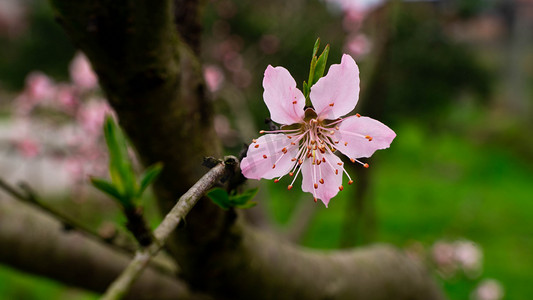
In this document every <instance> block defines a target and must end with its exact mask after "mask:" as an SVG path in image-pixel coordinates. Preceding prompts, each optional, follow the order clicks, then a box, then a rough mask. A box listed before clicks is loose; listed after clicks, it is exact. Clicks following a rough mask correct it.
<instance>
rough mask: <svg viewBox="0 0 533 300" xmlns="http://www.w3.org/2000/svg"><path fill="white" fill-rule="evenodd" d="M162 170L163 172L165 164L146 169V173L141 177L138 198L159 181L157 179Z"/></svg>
mask: <svg viewBox="0 0 533 300" xmlns="http://www.w3.org/2000/svg"><path fill="white" fill-rule="evenodd" d="M161 170H163V164H162V163H156V164H154V165H151V166H150V167H148V169H146V171H144V174H143V175H141V182H140V184H139V191H138V192H137V197H141V195H142V194H143V193H144V191H145V190H146V188H147V187H148V186H149V185H150V184H152V182H154V181H155V180H156V179H157V177H158V176H159V174H160V173H161Z"/></svg>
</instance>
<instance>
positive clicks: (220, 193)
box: [207, 188, 232, 209]
mask: <svg viewBox="0 0 533 300" xmlns="http://www.w3.org/2000/svg"><path fill="white" fill-rule="evenodd" d="M207 197H209V199H211V201H213V202H214V203H215V204H216V205H218V206H220V207H221V208H222V209H228V208H230V207H232V205H231V204H230V200H229V195H228V193H227V192H226V190H224V189H221V188H214V189H212V190H211V191H209V192H208V193H207Z"/></svg>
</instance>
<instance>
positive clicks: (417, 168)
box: [0, 0, 533, 300]
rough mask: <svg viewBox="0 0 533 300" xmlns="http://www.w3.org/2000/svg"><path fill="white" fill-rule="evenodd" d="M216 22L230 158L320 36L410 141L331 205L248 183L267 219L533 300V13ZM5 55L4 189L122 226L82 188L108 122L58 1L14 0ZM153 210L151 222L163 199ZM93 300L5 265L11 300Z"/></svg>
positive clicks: (398, 5)
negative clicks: (272, 87)
mask: <svg viewBox="0 0 533 300" xmlns="http://www.w3.org/2000/svg"><path fill="white" fill-rule="evenodd" d="M203 13H204V35H203V39H202V45H203V50H202V60H203V63H204V75H205V79H206V83H207V86H208V88H209V90H210V92H211V94H212V98H213V104H214V106H215V112H216V115H215V117H214V120H215V126H216V131H217V134H218V135H219V136H220V138H221V139H222V141H223V143H224V146H225V152H226V153H227V154H233V155H236V154H238V153H240V152H241V151H242V150H243V149H244V143H249V142H250V141H251V139H252V138H255V137H257V136H258V131H259V130H260V129H266V128H268V126H269V125H268V124H266V123H265V118H268V117H269V113H268V110H267V108H266V106H265V105H264V102H263V100H262V92H263V90H262V84H261V82H262V79H263V72H264V70H265V68H266V66H267V65H269V64H271V65H273V66H284V67H285V68H287V69H288V70H289V71H290V72H291V74H292V75H293V77H294V78H295V79H296V81H297V83H298V87H299V88H300V89H301V88H302V85H301V83H302V82H303V80H306V79H307V76H308V72H309V63H310V59H311V53H312V47H313V45H314V42H315V40H316V38H317V37H320V39H321V42H322V45H321V47H323V46H324V45H325V44H327V43H329V44H330V46H331V51H330V55H329V60H328V65H330V64H332V63H339V62H340V57H341V55H342V53H348V54H350V55H352V56H353V57H354V58H355V60H356V61H357V63H358V65H359V67H360V70H361V74H360V76H361V94H360V101H359V103H358V106H357V107H356V111H355V112H357V113H360V114H361V115H367V116H370V117H372V118H375V119H378V120H380V121H382V122H383V123H385V124H387V125H388V126H389V127H391V128H392V129H393V130H394V131H395V132H396V134H397V138H396V139H395V140H394V142H393V143H392V145H391V148H390V149H388V150H386V151H378V152H377V153H376V154H374V156H373V157H372V158H371V159H368V160H366V161H365V162H368V163H369V164H370V166H371V167H370V168H369V169H364V168H362V167H361V166H359V165H355V166H353V168H351V169H349V172H350V174H351V175H352V177H353V178H354V180H355V183H354V184H353V185H351V186H345V187H346V188H345V189H344V191H342V192H341V193H339V195H338V196H336V197H335V198H333V199H332V200H331V202H330V205H329V208H328V209H326V208H325V207H324V206H323V205H322V204H320V203H317V204H315V203H314V202H313V198H312V196H311V195H309V194H304V193H302V192H301V191H300V190H299V189H296V188H295V189H292V190H291V191H290V192H289V191H287V189H286V185H288V184H289V182H285V181H284V180H282V181H280V183H277V184H275V183H274V182H273V181H266V180H263V181H261V182H258V181H252V180H250V181H249V182H248V183H247V184H248V185H249V186H250V187H254V186H260V192H259V195H258V197H257V199H256V200H257V202H258V205H257V206H256V207H255V208H253V209H250V210H247V211H246V212H245V213H246V215H247V217H248V218H249V219H250V221H251V222H252V223H253V224H255V225H256V226H259V227H264V228H265V229H267V230H272V231H274V232H277V233H279V234H280V235H282V236H284V237H285V238H287V239H289V240H292V241H294V242H295V243H300V244H302V245H304V246H308V247H313V248H317V249H338V248H346V247H353V246H363V245H366V244H370V243H391V244H393V245H395V246H397V247H400V248H403V249H405V251H406V252H407V253H408V254H409V255H411V256H412V257H413V258H415V259H419V260H422V261H424V262H426V263H427V264H428V265H429V266H430V267H431V269H432V271H433V273H434V275H435V277H436V278H437V280H438V281H439V284H440V285H441V286H442V287H443V289H444V290H445V291H446V293H447V295H448V297H449V298H450V299H474V300H499V299H513V300H516V299H531V298H532V297H533V285H531V283H530V282H531V278H533V138H532V134H531V130H532V129H533V51H532V50H533V30H532V29H533V1H530V0H442V1H439V0H435V1H432V0H427V1H426V0H423V1H417V0H403V1H402V0H395V1H389V2H384V1H383V0H308V1H305V0H293V1H283V0H271V1H252V0H239V1H238V0H212V1H207V4H206V6H205V10H204V12H203ZM0 44H1V47H0V174H2V175H1V178H2V179H3V180H5V181H8V182H10V183H13V184H16V183H18V182H26V183H28V184H29V185H31V186H32V187H33V189H34V190H35V191H36V193H38V194H39V196H40V197H41V198H43V199H44V200H45V201H46V203H48V204H49V206H51V207H54V209H56V210H58V211H62V212H64V213H65V214H68V215H71V216H74V217H76V218H78V219H79V220H83V222H84V223H86V224H88V225H91V226H93V227H94V228H96V230H98V232H99V233H100V234H101V235H102V236H105V235H108V234H111V233H109V232H113V231H114V230H120V231H121V230H123V229H122V224H123V223H124V219H123V216H122V215H121V214H120V211H119V209H118V208H117V207H116V206H115V204H114V203H113V202H112V201H111V200H109V199H106V198H105V197H104V196H102V195H100V194H98V192H96V191H95V190H94V189H92V188H91V187H89V186H88V184H87V181H86V179H87V176H88V175H98V176H105V175H106V172H107V171H106V168H107V155H106V153H105V146H104V144H103V140H102V136H101V130H100V128H101V124H102V120H103V116H104V115H105V114H106V113H108V112H112V110H111V108H110V107H109V106H108V105H107V103H106V100H105V95H103V93H102V92H101V90H100V89H99V87H98V83H97V78H96V77H95V75H94V73H93V72H92V70H91V67H90V64H89V63H88V62H87V60H86V58H85V57H84V56H83V54H82V53H79V52H77V51H76V49H75V48H74V47H73V46H72V45H71V43H70V42H69V40H68V39H67V37H66V36H65V34H64V33H63V31H62V30H61V28H60V27H59V26H58V25H57V24H55V22H54V17H53V12H52V11H51V9H50V7H49V6H48V3H47V2H46V1H44V0H0ZM285 180H288V179H285ZM298 185H299V184H298ZM4 196H5V195H4ZM145 205H146V209H147V211H148V213H149V215H150V222H151V223H152V225H154V226H155V225H156V224H158V222H159V220H160V219H161V217H160V216H159V215H158V214H157V213H156V208H155V207H154V204H153V201H150V197H149V196H148V198H147V199H146V200H145ZM0 247H9V245H0ZM96 297H97V295H95V294H92V293H90V292H86V291H80V290H76V289H73V288H70V287H66V286H63V285H61V284H60V283H57V282H54V281H51V280H48V279H46V278H42V277H35V276H32V275H29V274H24V273H21V272H19V271H17V270H13V269H10V268H8V267H6V266H2V265H0V299H95V298H96Z"/></svg>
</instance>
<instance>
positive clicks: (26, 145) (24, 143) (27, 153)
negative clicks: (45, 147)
mask: <svg viewBox="0 0 533 300" xmlns="http://www.w3.org/2000/svg"><path fill="white" fill-rule="evenodd" d="M15 147H16V148H17V150H18V151H19V153H20V154H21V155H22V156H24V157H26V158H32V157H35V156H37V155H38V154H39V152H40V151H41V147H40V146H39V144H38V142H37V141H35V140H33V139H30V138H24V139H21V140H18V141H15Z"/></svg>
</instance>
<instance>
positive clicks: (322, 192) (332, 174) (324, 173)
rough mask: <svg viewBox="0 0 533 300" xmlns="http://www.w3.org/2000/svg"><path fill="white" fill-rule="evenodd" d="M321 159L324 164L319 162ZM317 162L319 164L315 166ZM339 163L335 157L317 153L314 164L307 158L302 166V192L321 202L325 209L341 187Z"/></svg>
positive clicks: (311, 159)
mask: <svg viewBox="0 0 533 300" xmlns="http://www.w3.org/2000/svg"><path fill="white" fill-rule="evenodd" d="M322 158H324V159H325V162H324V161H321V160H322ZM318 161H321V163H320V164H316V162H318ZM339 163H341V164H342V161H341V160H340V158H339V157H337V156H336V155H334V154H329V153H325V154H320V153H319V152H317V159H316V160H315V164H313V158H308V159H306V160H305V161H304V163H303V165H302V176H303V180H302V190H303V191H304V192H309V193H312V194H313V196H314V197H315V198H318V199H320V200H322V202H324V205H326V207H328V203H329V200H330V199H331V198H333V197H335V195H337V193H338V192H339V187H340V186H341V185H342V173H343V171H342V166H339V165H338V164H339ZM315 187H316V188H315Z"/></svg>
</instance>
